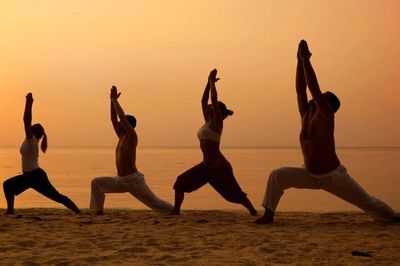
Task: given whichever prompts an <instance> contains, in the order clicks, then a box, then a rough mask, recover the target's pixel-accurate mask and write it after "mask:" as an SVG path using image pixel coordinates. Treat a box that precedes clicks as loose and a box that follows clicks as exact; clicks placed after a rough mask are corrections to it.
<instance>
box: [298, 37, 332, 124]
mask: <svg viewBox="0 0 400 266" xmlns="http://www.w3.org/2000/svg"><path fill="white" fill-rule="evenodd" d="M299 48H300V49H299V51H300V58H301V61H302V63H303V70H304V76H305V78H306V82H307V86H308V89H309V90H310V92H311V95H312V97H313V100H314V102H315V104H316V106H317V108H318V110H319V112H320V113H321V114H322V115H325V116H333V115H334V112H333V110H332V108H331V107H330V106H329V103H328V102H327V100H326V99H325V97H324V95H323V94H322V92H321V90H320V88H319V85H318V80H317V76H316V75H315V72H314V69H313V67H312V65H311V62H310V57H311V53H310V51H309V50H308V45H307V42H306V41H304V40H302V41H301V42H300V44H299Z"/></svg>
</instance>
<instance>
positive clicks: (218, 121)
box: [171, 69, 257, 215]
mask: <svg viewBox="0 0 400 266" xmlns="http://www.w3.org/2000/svg"><path fill="white" fill-rule="evenodd" d="M218 80H219V78H217V70H216V69H214V70H212V71H211V73H210V75H209V77H208V82H207V85H206V88H205V89H204V92H203V97H202V100H201V107H202V111H203V116H204V122H205V123H204V125H203V126H202V127H201V128H200V129H199V131H198V132H197V137H198V138H199V141H200V148H201V151H202V152H203V161H202V162H201V163H199V164H198V165H196V166H194V167H192V168H191V169H189V170H187V171H186V172H184V173H183V174H181V175H179V176H178V178H177V180H176V182H175V185H174V190H175V206H174V210H173V212H172V213H171V214H174V215H178V214H179V213H180V209H181V205H182V203H183V199H184V195H185V194H184V193H190V192H192V191H195V190H197V189H199V188H201V187H202V186H204V185H205V184H207V183H209V184H210V185H211V186H212V187H213V188H214V189H215V190H216V191H217V192H218V193H219V194H220V195H221V196H222V197H223V198H224V199H226V200H227V201H229V202H233V203H237V204H241V205H243V206H244V207H245V208H246V209H247V210H248V211H249V212H250V214H251V215H257V211H256V210H255V209H254V207H253V205H252V204H251V202H250V200H249V199H248V198H247V194H246V193H244V192H243V191H242V189H241V188H240V186H239V184H238V182H237V181H236V178H235V176H234V175H233V170H232V166H231V164H230V163H229V162H228V160H227V159H226V158H225V156H224V155H223V154H222V153H221V151H220V149H219V143H220V140H221V134H222V129H223V127H224V122H223V121H224V120H225V118H227V117H228V116H231V115H233V112H232V111H231V110H229V109H227V108H226V105H225V104H224V103H223V102H220V101H218V96H217V90H216V88H215V82H217V81H218ZM210 94H211V104H208V99H209V96H210Z"/></svg>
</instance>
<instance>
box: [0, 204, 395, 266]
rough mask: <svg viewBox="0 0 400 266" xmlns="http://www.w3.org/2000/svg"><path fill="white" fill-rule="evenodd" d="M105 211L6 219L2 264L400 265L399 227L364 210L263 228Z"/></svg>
mask: <svg viewBox="0 0 400 266" xmlns="http://www.w3.org/2000/svg"><path fill="white" fill-rule="evenodd" d="M0 211H1V212H4V209H1V210H0ZM106 211H107V213H106V214H105V215H104V216H92V215H89V214H88V211H87V210H84V212H85V214H83V215H79V216H75V215H73V214H72V213H70V212H69V211H67V210H64V209H42V208H41V209H17V214H16V215H13V216H0V254H1V255H0V264H2V265H4V264H24V265H35V264H58V265H69V264H72V265H74V264H75V265H77V264H79V265H82V264H107V265H110V264H113V265H115V264H131V265H132V264H135V265H144V264H152V265H154V264H157V265H163V264H166V265H169V264H186V265H189V264H190V265H193V264H195V265H217V264H219V265H232V264H235V265H237V264H246V265H261V264H270V263H271V264H272V263H275V264H280V263H282V264H297V263H299V264H364V263H369V264H375V265H376V264H379V265H390V264H400V225H382V224H376V223H374V222H372V221H371V220H370V219H369V218H368V216H366V215H365V214H363V213H359V212H335V213H306V212H282V213H277V215H276V223H275V224H273V225H256V224H253V223H252V221H253V220H254V218H253V217H251V216H249V215H248V214H247V213H245V212H240V211H219V210H218V211H209V210H207V211H198V210H196V211H185V214H184V215H181V216H178V217H177V216H166V215H161V214H157V213H154V212H152V211H148V210H121V209H113V210H106ZM353 251H359V252H360V253H358V254H359V255H364V256H353V255H352V252H353ZM366 255H370V256H371V257H365V256H366Z"/></svg>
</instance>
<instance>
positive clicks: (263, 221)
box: [254, 215, 274, 224]
mask: <svg viewBox="0 0 400 266" xmlns="http://www.w3.org/2000/svg"><path fill="white" fill-rule="evenodd" d="M273 222H274V218H273V217H267V216H265V215H264V216H262V217H260V218H258V219H257V220H255V221H254V223H255V224H272V223H273Z"/></svg>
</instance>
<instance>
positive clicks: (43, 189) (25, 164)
mask: <svg viewBox="0 0 400 266" xmlns="http://www.w3.org/2000/svg"><path fill="white" fill-rule="evenodd" d="M32 105H33V96H32V93H28V94H27V95H26V102H25V112H24V127H25V136H26V138H25V141H24V142H23V143H22V146H21V149H20V153H21V156H22V172H23V174H22V175H18V176H15V177H12V178H10V179H8V180H6V181H4V183H3V189H4V194H5V197H6V201H7V211H6V213H5V214H14V197H15V196H18V195H19V194H21V193H22V192H24V191H25V190H27V189H28V188H33V189H34V190H36V191H37V192H39V193H40V194H42V195H44V196H46V197H48V198H49V199H52V200H54V201H56V202H58V203H61V204H63V205H64V206H65V207H67V208H68V209H70V210H72V211H73V212H75V213H76V214H79V213H81V212H80V210H79V208H78V207H77V206H76V205H75V203H74V202H73V201H72V200H70V199H69V198H68V197H66V196H64V195H62V194H60V193H59V192H58V191H57V190H56V189H55V188H54V187H53V185H52V184H51V183H50V181H49V179H48V177H47V174H46V172H45V171H44V170H43V169H42V168H40V167H39V162H38V157H39V148H38V146H39V140H42V142H41V144H40V148H41V150H42V151H43V152H46V150H47V136H46V133H45V131H44V128H43V126H42V125H41V124H34V125H32Z"/></svg>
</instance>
